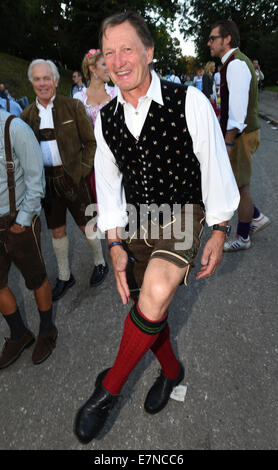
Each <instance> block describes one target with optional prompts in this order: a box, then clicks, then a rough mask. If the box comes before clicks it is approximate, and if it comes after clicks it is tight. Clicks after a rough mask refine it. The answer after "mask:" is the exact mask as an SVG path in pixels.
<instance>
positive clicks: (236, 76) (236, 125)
mask: <svg viewBox="0 0 278 470" xmlns="http://www.w3.org/2000/svg"><path fill="white" fill-rule="evenodd" d="M234 51H235V48H234V49H230V50H229V51H228V52H226V54H225V55H224V56H223V57H222V59H221V61H222V64H224V63H225V62H226V60H227V59H228V58H229V57H230V55H231V54H232V53H233V52H234ZM251 78H252V76H251V73H250V70H249V68H248V66H247V64H246V63H245V62H244V61H243V60H239V59H234V60H232V61H231V62H230V63H229V64H228V67H227V74H226V79H227V85H228V90H229V111H228V122H227V131H229V130H231V129H239V131H240V132H242V131H243V130H244V129H245V127H246V125H247V124H244V121H245V119H246V116H247V108H248V100H249V88H250V82H251Z"/></svg>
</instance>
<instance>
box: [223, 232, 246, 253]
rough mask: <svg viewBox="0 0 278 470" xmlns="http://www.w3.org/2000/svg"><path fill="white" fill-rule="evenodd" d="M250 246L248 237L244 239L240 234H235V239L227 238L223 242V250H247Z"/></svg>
mask: <svg viewBox="0 0 278 470" xmlns="http://www.w3.org/2000/svg"><path fill="white" fill-rule="evenodd" d="M250 246H251V240H250V237H249V236H248V238H247V239H246V240H245V239H244V238H242V237H241V236H240V235H237V236H236V239H235V240H228V241H226V242H225V243H224V248H223V251H230V252H232V251H238V250H248V248H250Z"/></svg>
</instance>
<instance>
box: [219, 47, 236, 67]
mask: <svg viewBox="0 0 278 470" xmlns="http://www.w3.org/2000/svg"><path fill="white" fill-rule="evenodd" d="M236 49H237V47H234V48H233V49H229V50H228V52H226V54H225V55H223V57H222V58H221V62H222V64H224V63H225V62H226V60H227V59H228V58H229V57H230V55H232V53H233V52H234V51H235V50H236Z"/></svg>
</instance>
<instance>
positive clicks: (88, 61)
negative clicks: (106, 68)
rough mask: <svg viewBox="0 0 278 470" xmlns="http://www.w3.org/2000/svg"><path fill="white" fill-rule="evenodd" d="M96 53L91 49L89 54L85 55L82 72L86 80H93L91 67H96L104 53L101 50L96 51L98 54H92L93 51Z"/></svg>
mask: <svg viewBox="0 0 278 470" xmlns="http://www.w3.org/2000/svg"><path fill="white" fill-rule="evenodd" d="M92 50H93V51H94V50H95V49H90V50H89V52H87V54H85V56H84V59H83V61H82V65H81V67H82V72H83V75H84V77H85V78H86V80H87V81H88V80H90V78H91V72H90V70H89V66H90V65H93V66H95V65H96V63H97V61H98V60H99V59H100V57H102V52H101V51H100V50H96V52H94V53H91V51H92Z"/></svg>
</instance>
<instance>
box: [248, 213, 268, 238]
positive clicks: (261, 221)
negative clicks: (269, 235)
mask: <svg viewBox="0 0 278 470" xmlns="http://www.w3.org/2000/svg"><path fill="white" fill-rule="evenodd" d="M269 224H270V220H269V218H268V217H267V216H266V215H264V214H262V212H261V215H260V217H258V218H257V219H252V221H251V224H250V234H251V235H253V234H254V233H256V232H259V230H262V229H263V228H265V227H267V225H269Z"/></svg>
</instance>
